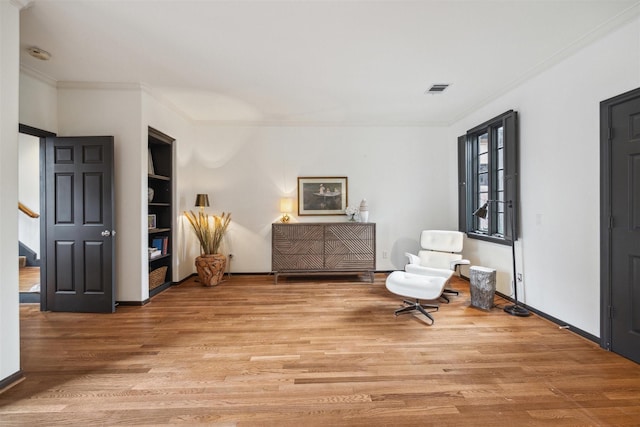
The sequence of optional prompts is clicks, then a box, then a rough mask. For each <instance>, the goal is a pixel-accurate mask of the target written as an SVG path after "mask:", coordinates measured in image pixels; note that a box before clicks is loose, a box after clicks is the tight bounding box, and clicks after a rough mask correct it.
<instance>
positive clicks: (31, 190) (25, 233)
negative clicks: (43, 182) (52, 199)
mask: <svg viewBox="0 0 640 427" xmlns="http://www.w3.org/2000/svg"><path fill="white" fill-rule="evenodd" d="M18 200H19V201H20V202H21V203H22V204H24V205H25V206H26V207H28V208H29V209H31V210H32V211H34V212H36V213H39V212H40V138H38V137H35V136H31V135H25V134H20V135H19V136H18ZM18 239H20V242H22V244H24V245H25V246H27V247H28V248H29V249H31V250H32V251H33V252H35V253H36V254H37V258H38V259H39V258H40V219H39V218H31V217H30V216H28V215H26V214H24V213H22V212H21V213H20V214H19V215H18Z"/></svg>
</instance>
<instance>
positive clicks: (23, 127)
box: [18, 123, 56, 138]
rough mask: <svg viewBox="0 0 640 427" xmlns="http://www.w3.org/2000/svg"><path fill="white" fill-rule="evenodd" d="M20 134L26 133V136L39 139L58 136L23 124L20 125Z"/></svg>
mask: <svg viewBox="0 0 640 427" xmlns="http://www.w3.org/2000/svg"><path fill="white" fill-rule="evenodd" d="M18 132H19V133H24V134H25V135H31V136H37V137H40V138H47V137H51V136H56V134H55V133H53V132H49V131H48V130H42V129H38V128H34V127H31V126H27V125H23V124H22V123H20V124H19V125H18Z"/></svg>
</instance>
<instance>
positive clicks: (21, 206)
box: [18, 202, 40, 218]
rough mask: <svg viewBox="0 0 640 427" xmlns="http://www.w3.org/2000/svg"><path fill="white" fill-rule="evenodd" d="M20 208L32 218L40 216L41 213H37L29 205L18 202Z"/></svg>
mask: <svg viewBox="0 0 640 427" xmlns="http://www.w3.org/2000/svg"><path fill="white" fill-rule="evenodd" d="M18 209H20V211H21V212H23V213H24V214H26V215H27V216H29V217H31V218H40V214H37V213H35V212H34V211H32V210H31V209H29V208H28V207H26V206H25V205H23V204H22V203H20V202H18Z"/></svg>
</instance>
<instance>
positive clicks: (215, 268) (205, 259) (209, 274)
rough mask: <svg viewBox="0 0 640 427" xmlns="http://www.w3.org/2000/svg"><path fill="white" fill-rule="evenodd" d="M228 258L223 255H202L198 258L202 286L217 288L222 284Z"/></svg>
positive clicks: (197, 268)
mask: <svg viewBox="0 0 640 427" xmlns="http://www.w3.org/2000/svg"><path fill="white" fill-rule="evenodd" d="M226 267H227V257H225V256H224V255H222V254H209V255H200V256H199V257H197V258H196V270H197V271H198V279H200V283H202V286H207V287H211V286H216V285H218V284H220V282H222V277H223V276H224V270H225V269H226Z"/></svg>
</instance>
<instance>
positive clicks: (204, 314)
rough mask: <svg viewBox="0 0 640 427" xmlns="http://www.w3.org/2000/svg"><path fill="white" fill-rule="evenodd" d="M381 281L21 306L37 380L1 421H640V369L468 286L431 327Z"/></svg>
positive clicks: (288, 281) (262, 285)
mask: <svg viewBox="0 0 640 427" xmlns="http://www.w3.org/2000/svg"><path fill="white" fill-rule="evenodd" d="M385 277H386V276H385V275H384V274H377V275H376V279H375V282H374V283H373V284H371V283H368V282H364V281H362V282H360V281H354V280H352V279H351V278H350V279H342V278H340V277H331V278H327V279H326V280H325V279H322V278H313V279H304V278H299V277H296V278H284V279H282V280H280V282H279V283H278V285H274V284H273V277H271V276H246V275H245V276H243V275H233V276H232V277H231V278H230V279H228V280H227V281H225V282H224V283H222V284H221V285H219V286H217V287H215V288H204V287H202V286H200V285H199V284H198V283H196V282H194V281H193V280H189V281H187V282H185V283H183V284H181V285H179V286H175V287H173V288H171V289H169V290H167V291H165V292H163V293H161V294H159V295H157V296H156V297H154V298H153V299H152V301H151V302H150V303H149V304H147V305H146V306H143V307H129V306H127V307H119V308H118V309H117V312H116V313H114V314H103V315H96V314H73V313H42V312H40V311H38V310H39V309H38V306H37V305H21V307H20V314H21V342H22V368H23V371H24V372H25V374H26V380H25V381H23V382H21V383H19V384H17V385H16V386H14V387H13V388H11V389H9V390H7V391H6V392H5V393H3V394H1V395H0V425H2V426H14V425H19V426H23V425H30V426H31V425H47V426H54V425H78V426H90V425H148V426H162V425H177V424H205V425H210V426H263V425H266V426H400V425H404V426H407V425H408V426H429V425H434V426H436V425H437V426H465V425H469V426H483V427H486V426H498V425H499V426H505V425H507V426H512V425H529V426H532V425H533V426H535V425H545V426H546V425H553V426H631V425H635V426H637V425H640V365H638V364H636V363H633V362H631V361H629V360H627V359H624V358H622V357H620V356H618V355H616V354H613V353H609V352H606V351H604V350H602V349H600V348H599V347H598V346H597V345H596V344H594V343H592V342H590V341H588V340H585V339H583V338H581V337H580V336H578V335H575V334H573V333H572V332H570V331H567V330H565V329H560V328H558V326H557V325H554V324H553V323H550V322H548V321H546V320H544V319H541V318H539V317H537V316H531V317H529V318H519V317H511V316H509V315H507V314H505V313H504V312H503V311H502V310H501V309H500V308H494V309H493V310H491V311H483V310H479V309H476V308H472V307H469V302H470V297H469V292H468V283H467V282H465V281H462V280H455V281H454V283H453V287H454V288H456V289H460V290H462V291H463V294H462V295H460V296H458V297H454V298H452V302H451V303H450V304H442V305H441V308H440V311H439V312H436V313H434V317H435V319H436V322H435V324H434V325H433V326H427V325H426V323H425V322H424V320H423V318H422V317H421V315H411V314H410V315H403V316H399V317H397V318H396V317H394V315H393V311H394V309H396V308H398V307H399V305H400V298H398V297H397V296H395V295H393V294H390V293H389V292H388V291H387V290H386V288H385V287H384V279H385ZM496 302H497V303H498V305H500V306H501V305H502V304H504V303H505V301H502V300H496ZM594 315H597V313H594Z"/></svg>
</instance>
